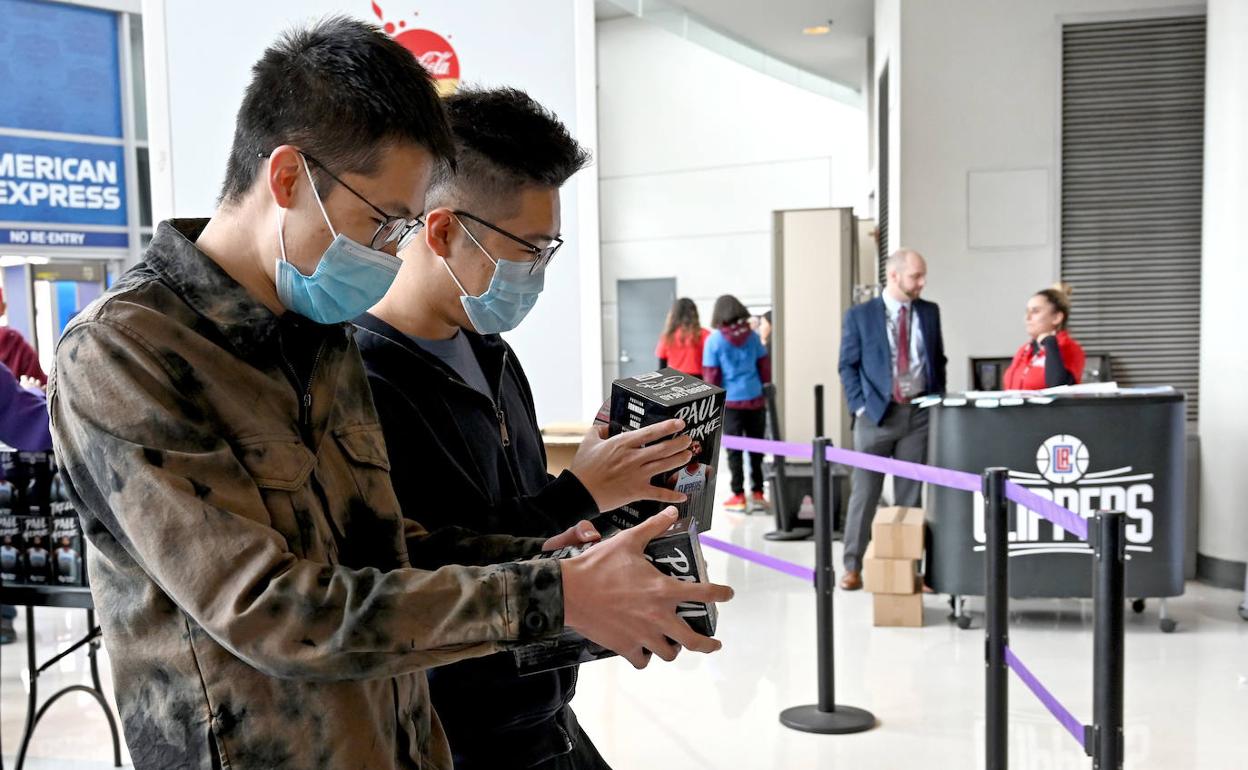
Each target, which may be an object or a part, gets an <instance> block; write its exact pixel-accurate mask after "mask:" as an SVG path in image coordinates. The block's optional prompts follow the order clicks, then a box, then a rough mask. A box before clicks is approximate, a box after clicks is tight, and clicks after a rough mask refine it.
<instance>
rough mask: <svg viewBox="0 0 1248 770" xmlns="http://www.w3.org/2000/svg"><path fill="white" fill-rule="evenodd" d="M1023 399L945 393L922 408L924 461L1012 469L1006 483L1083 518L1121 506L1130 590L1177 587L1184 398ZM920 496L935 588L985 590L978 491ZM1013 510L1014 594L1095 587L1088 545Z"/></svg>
mask: <svg viewBox="0 0 1248 770" xmlns="http://www.w3.org/2000/svg"><path fill="white" fill-rule="evenodd" d="M973 395H974V394H972V396H973ZM1019 401H1020V399H1015V400H1014V401H1013V402H1011V401H1007V400H999V399H979V400H977V399H976V398H974V397H971V398H966V397H959V396H949V397H946V398H945V399H944V400H943V401H942V402H941V403H939V404H936V405H933V406H930V407H928V408H929V409H931V411H932V414H931V429H930V435H929V444H928V462H929V463H930V464H932V465H935V466H938V467H943V468H952V469H955V470H961V471H968V472H972V473H982V472H983V470H984V469H985V468H987V467H991V466H1005V467H1008V468H1010V469H1011V472H1010V480H1011V481H1013V482H1014V483H1016V484H1018V485H1020V486H1022V487H1025V488H1027V489H1030V490H1031V491H1033V492H1035V493H1037V494H1038V495H1040V496H1042V497H1046V498H1050V499H1053V500H1054V501H1055V502H1057V503H1058V504H1059V505H1062V506H1064V507H1066V508H1069V509H1070V510H1072V511H1074V512H1075V513H1078V514H1080V515H1081V516H1083V517H1084V518H1091V517H1092V515H1093V514H1094V513H1095V512H1096V511H1097V510H1107V511H1108V510H1120V511H1123V512H1124V513H1125V514H1126V521H1127V531H1126V543H1127V545H1126V547H1127V559H1128V561H1127V567H1126V584H1127V595H1128V596H1132V597H1138V598H1144V597H1159V598H1162V597H1168V596H1179V595H1181V594H1182V593H1183V552H1184V549H1183V545H1184V532H1185V519H1186V511H1185V499H1184V489H1185V474H1186V463H1185V461H1184V446H1185V444H1184V442H1185V422H1184V420H1185V416H1184V400H1183V396H1182V395H1180V394H1178V393H1167V394H1158V393H1149V394H1136V395H1122V394H1115V395H1079V396H1058V397H1055V398H1052V399H1051V401H1050V399H1036V400H1028V399H1021V403H1019ZM1044 401H1050V402H1049V403H1043V402H1044ZM994 403H995V404H996V406H993V404H994ZM927 494H928V498H927V509H928V511H927V521H928V524H929V526H930V528H931V545H930V549H929V560H930V563H929V568H928V581H929V583H930V585H931V587H932V588H933V590H935V591H936V592H938V593H945V594H950V595H951V596H954V597H960V596H982V595H983V594H984V545H983V544H984V542H985V533H984V516H983V511H984V502H983V497H982V496H981V495H979V494H974V495H973V494H971V493H969V492H962V491H957V490H952V489H946V488H941V487H935V486H930V487H928V492H927ZM1010 508H1011V516H1010V522H1011V529H1010V536H1009V537H1010V559H1009V585H1010V595H1011V596H1013V597H1017V598H1024V597H1052V598H1059V597H1090V596H1091V595H1092V547H1091V546H1090V545H1089V544H1088V543H1085V542H1083V541H1081V540H1079V539H1078V538H1077V537H1076V536H1074V535H1072V534H1070V533H1069V532H1064V531H1063V530H1061V529H1060V528H1058V527H1056V526H1055V525H1053V524H1051V523H1049V522H1048V521H1047V520H1045V519H1043V518H1041V517H1040V516H1039V515H1038V514H1036V513H1034V512H1032V511H1029V510H1026V509H1022V510H1019V506H1016V505H1013V504H1011V506H1010ZM1138 606H1139V605H1137V607H1138ZM1171 627H1172V624H1171ZM1163 628H1165V623H1164V622H1163ZM1167 630H1168V629H1167Z"/></svg>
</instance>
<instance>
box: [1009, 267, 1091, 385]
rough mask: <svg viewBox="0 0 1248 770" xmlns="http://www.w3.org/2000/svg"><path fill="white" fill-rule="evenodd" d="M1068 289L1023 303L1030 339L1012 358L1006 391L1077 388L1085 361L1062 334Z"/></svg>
mask: <svg viewBox="0 0 1248 770" xmlns="http://www.w3.org/2000/svg"><path fill="white" fill-rule="evenodd" d="M1072 293H1073V291H1072V289H1071V288H1070V287H1069V286H1067V285H1066V284H1058V285H1057V286H1054V287H1053V288H1050V289H1044V290H1042V291H1038V292H1036V294H1035V296H1033V297H1032V298H1031V299H1030V300H1028V301H1027V316H1026V319H1025V321H1026V324H1027V334H1028V335H1029V336H1030V337H1031V339H1030V340H1028V341H1027V342H1026V343H1024V344H1023V346H1022V347H1021V348H1019V349H1018V352H1017V353H1015V354H1014V361H1013V362H1012V363H1011V364H1010V368H1009V369H1006V370H1005V389H1006V390H1043V389H1044V388H1055V387H1058V386H1059V385H1078V384H1079V381H1080V380H1082V379H1083V364H1084V361H1085V360H1086V356H1085V355H1084V352H1083V348H1082V347H1080V346H1079V343H1078V342H1075V340H1074V338H1073V337H1071V336H1070V332H1068V331H1066V324H1067V323H1068V322H1069V321H1070V297H1071V294H1072Z"/></svg>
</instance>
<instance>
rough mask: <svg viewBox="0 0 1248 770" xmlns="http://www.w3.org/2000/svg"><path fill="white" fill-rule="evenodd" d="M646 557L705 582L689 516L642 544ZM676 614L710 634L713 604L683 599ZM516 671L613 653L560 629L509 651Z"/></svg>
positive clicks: (565, 553)
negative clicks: (546, 636)
mask: <svg viewBox="0 0 1248 770" xmlns="http://www.w3.org/2000/svg"><path fill="white" fill-rule="evenodd" d="M590 547H592V546H568V547H566V548H560V549H559V550H557V551H548V552H546V553H541V554H538V555H537V556H535V557H533V558H535V559H568V558H571V557H573V556H576V555H578V554H580V553H582V552H583V551H584V550H585V549H586V548H590ZM645 554H646V558H647V559H649V560H650V563H651V564H653V565H654V566H655V568H656V569H658V570H659V571H660V572H662V573H663V574H665V575H670V576H672V577H674V578H676V579H677V580H684V581H687V582H691V583H705V582H707V577H706V562H705V561H704V560H703V558H702V546H701V543H700V542H699V541H698V528H697V524H696V522H694V521H693V520H692V519H688V518H685V519H680V520H679V521H677V522H676V523H675V524H673V525H672V527H671V528H670V529H668V530H667V531H666V532H664V533H663V534H662V535H660V536H659V537H656V538H655V539H654V540H651V541H650V543H649V544H648V545H647V546H646V551H645ZM676 614H677V615H678V616H680V617H681V618H684V620H685V622H686V623H688V624H689V625H690V627H692V628H693V630H694V631H697V632H698V633H699V634H702V635H703V636H714V635H715V627H716V625H717V623H718V620H719V613H718V610H717V609H716V607H715V605H714V604H703V603H702V602H686V603H684V604H681V605H679V607H678V608H677V611H676ZM512 654H513V655H514V656H515V659H516V669H517V671H518V672H519V673H520V674H522V675H524V674H536V673H540V672H542V671H550V670H552V669H557V668H564V667H566V666H575V665H578V664H580V663H588V662H590V661H594V660H601V659H602V658H609V657H612V656H614V655H615V653H614V652H612V651H611V650H608V649H606V648H605V647H602V646H601V645H598V644H595V643H593V642H591V641H589V640H588V639H586V638H585V637H583V636H581V635H580V634H578V633H576V632H575V631H571V630H568V629H564V631H563V633H562V634H560V635H559V636H558V637H556V638H554V639H549V640H545V641H541V642H534V643H533V644H526V645H524V646H522V647H519V648H517V649H515V650H513V651H512Z"/></svg>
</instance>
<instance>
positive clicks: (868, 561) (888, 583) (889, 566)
mask: <svg viewBox="0 0 1248 770" xmlns="http://www.w3.org/2000/svg"><path fill="white" fill-rule="evenodd" d="M918 571H919V561H918V559H881V558H880V557H879V556H876V555H875V543H874V541H873V542H872V543H871V544H870V545H868V546H867V553H866V555H865V556H864V557H863V559H862V583H863V587H864V588H866V590H867V591H868V592H869V593H873V594H912V593H915V592H916V588H915V581H916V579H917V578H918Z"/></svg>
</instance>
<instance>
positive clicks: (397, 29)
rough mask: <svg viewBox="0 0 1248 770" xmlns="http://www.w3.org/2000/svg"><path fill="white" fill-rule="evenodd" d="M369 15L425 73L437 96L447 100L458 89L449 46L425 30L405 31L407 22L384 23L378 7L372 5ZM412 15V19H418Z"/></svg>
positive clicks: (455, 59)
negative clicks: (428, 75) (432, 83)
mask: <svg viewBox="0 0 1248 770" xmlns="http://www.w3.org/2000/svg"><path fill="white" fill-rule="evenodd" d="M372 6H373V13H374V14H375V15H376V16H377V18H378V19H380V20H381V21H382V29H384V30H385V31H386V34H388V35H391V36H392V37H394V39H395V42H397V43H398V44H399V45H401V46H403V47H404V48H406V49H407V50H409V51H411V52H412V55H413V56H415V57H416V61H418V62H420V64H421V66H423V67H424V68H425V70H427V71H428V72H429V74H430V75H431V76H432V77H433V80H434V82H435V83H436V84H437V86H438V93H439V94H441V95H442V96H448V95H450V94H453V93H455V91H456V89H458V88H459V55H458V54H457V53H455V49H454V48H453V47H452V46H451V44H450V42H449V41H448V40H447V39H446V38H444V37H442V36H441V35H439V34H438V33H437V32H434V31H433V30H429V29H408V25H407V21H406V20H403V19H400V20H399V21H397V22H395V21H386V16H385V14H384V13H382V10H381V6H379V5H377V3H373V4H372ZM418 15H419V14H418V13H413V14H412V16H418Z"/></svg>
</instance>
